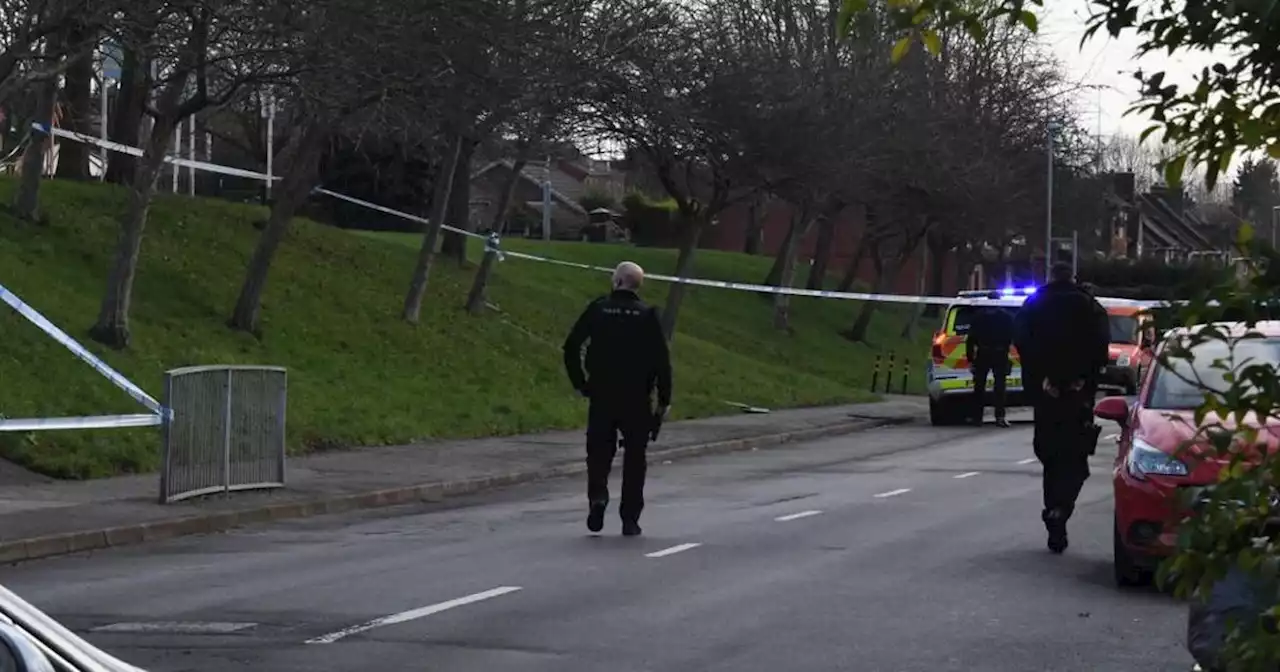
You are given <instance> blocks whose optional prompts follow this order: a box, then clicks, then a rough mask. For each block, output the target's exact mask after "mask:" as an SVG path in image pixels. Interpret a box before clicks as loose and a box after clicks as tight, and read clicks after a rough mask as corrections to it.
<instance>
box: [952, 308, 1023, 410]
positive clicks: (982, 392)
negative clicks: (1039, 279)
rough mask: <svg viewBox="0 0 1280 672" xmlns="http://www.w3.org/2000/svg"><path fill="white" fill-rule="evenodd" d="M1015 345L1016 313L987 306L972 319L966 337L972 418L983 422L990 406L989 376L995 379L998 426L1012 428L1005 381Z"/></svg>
mask: <svg viewBox="0 0 1280 672" xmlns="http://www.w3.org/2000/svg"><path fill="white" fill-rule="evenodd" d="M1012 344H1013V315H1011V314H1009V311H1007V310H1004V309H1002V308H1001V307H999V306H987V307H985V308H983V309H981V310H980V311H978V314H977V315H974V317H973V320H971V321H970V322H969V333H968V335H966V336H965V339H964V349H965V359H968V360H969V368H970V370H972V372H973V398H974V404H975V406H976V408H974V409H973V417H972V421H973V423H974V424H976V425H981V424H982V414H983V412H984V411H985V409H986V407H987V400H986V396H987V375H988V374H990V375H991V376H993V377H994V378H995V381H994V382H993V384H994V386H995V408H996V425H998V426H1000V427H1008V426H1009V421H1008V420H1005V380H1006V379H1007V378H1008V376H1009V346H1010V345H1012Z"/></svg>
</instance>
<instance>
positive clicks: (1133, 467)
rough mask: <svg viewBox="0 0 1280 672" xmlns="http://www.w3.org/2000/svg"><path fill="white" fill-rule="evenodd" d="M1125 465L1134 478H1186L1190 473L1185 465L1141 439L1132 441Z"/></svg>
mask: <svg viewBox="0 0 1280 672" xmlns="http://www.w3.org/2000/svg"><path fill="white" fill-rule="evenodd" d="M1125 465H1126V466H1127V467H1128V469H1129V473H1130V474H1132V475H1133V476H1134V477H1135V478H1146V476H1147V475H1148V474H1155V475H1157V476H1186V475H1187V474H1188V473H1190V470H1189V469H1187V465H1186V463H1184V462H1182V461H1181V460H1178V459H1176V458H1174V457H1172V456H1170V455H1169V454H1168V453H1166V452H1164V451H1163V450H1159V449H1157V448H1155V447H1154V446H1152V445H1151V444H1149V443H1147V442H1145V441H1143V440H1141V439H1134V440H1133V448H1131V449H1130V450H1129V457H1127V458H1126V459H1125Z"/></svg>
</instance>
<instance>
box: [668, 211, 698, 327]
mask: <svg viewBox="0 0 1280 672" xmlns="http://www.w3.org/2000/svg"><path fill="white" fill-rule="evenodd" d="M685 224H686V228H685V235H684V240H683V241H682V242H681V244H680V255H679V256H678V257H676V272H675V275H676V277H677V278H687V277H689V274H690V273H691V272H692V271H693V254H694V252H696V251H697V249H698V240H699V239H700V238H702V228H703V225H704V221H703V220H702V219H701V218H686V219H685ZM687 287H688V285H686V284H685V283H683V282H676V283H672V285H671V289H670V290H669V291H668V292H667V305H666V307H665V308H663V309H662V333H663V334H664V335H665V336H666V337H667V341H668V342H669V341H671V339H672V338H673V337H674V336H675V333H676V318H677V317H679V314H680V304H681V303H683V302H684V293H685V289H686V288H687Z"/></svg>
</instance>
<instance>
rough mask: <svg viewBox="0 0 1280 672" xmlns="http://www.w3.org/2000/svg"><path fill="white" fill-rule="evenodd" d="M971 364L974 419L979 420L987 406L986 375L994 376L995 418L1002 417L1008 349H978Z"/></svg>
mask: <svg viewBox="0 0 1280 672" xmlns="http://www.w3.org/2000/svg"><path fill="white" fill-rule="evenodd" d="M972 366H973V404H974V406H975V408H974V409H973V417H974V419H975V420H978V421H981V420H982V412H983V409H985V408H986V407H987V376H988V375H991V376H993V377H994V378H995V380H994V381H993V382H992V386H993V387H994V388H995V390H994V392H995V395H994V397H995V399H994V405H995V407H996V419H997V420H1001V419H1003V418H1004V416H1005V411H1004V407H1005V384H1006V382H1007V380H1008V377H1009V350H1008V349H1002V350H993V351H988V350H979V351H978V356H977V357H976V358H975V359H974V360H973V365H972Z"/></svg>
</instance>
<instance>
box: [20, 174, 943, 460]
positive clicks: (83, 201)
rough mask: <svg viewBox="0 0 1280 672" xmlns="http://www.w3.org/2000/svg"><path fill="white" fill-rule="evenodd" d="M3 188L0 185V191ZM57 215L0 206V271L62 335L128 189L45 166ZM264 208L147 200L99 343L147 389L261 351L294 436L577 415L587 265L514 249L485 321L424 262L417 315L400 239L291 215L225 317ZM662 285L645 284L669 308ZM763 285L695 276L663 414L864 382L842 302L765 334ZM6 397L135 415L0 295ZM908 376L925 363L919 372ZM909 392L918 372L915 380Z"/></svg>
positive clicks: (362, 436) (459, 427)
mask: <svg viewBox="0 0 1280 672" xmlns="http://www.w3.org/2000/svg"><path fill="white" fill-rule="evenodd" d="M12 189H13V184H12V182H10V181H7V180H0V201H3V202H7V201H8V200H9V199H10V198H11V195H12ZM44 189H45V191H44V193H43V202H44V204H45V210H46V212H47V213H48V215H49V216H50V219H51V224H50V225H49V226H48V227H34V226H31V225H26V224H20V223H18V222H16V221H15V220H13V219H12V218H10V217H8V216H6V215H0V283H3V284H4V285H5V286H7V287H9V288H10V289H12V290H13V291H15V292H16V293H17V294H18V295H19V296H21V297H22V298H23V299H24V300H26V301H27V302H28V303H30V304H32V305H33V306H34V307H35V308H36V309H37V310H40V311H41V312H43V313H44V314H45V315H46V316H47V317H49V318H50V319H51V320H52V321H53V322H54V323H56V324H58V325H60V326H61V327H62V328H63V329H65V330H66V331H67V332H68V333H70V334H71V335H72V336H73V337H76V338H78V339H81V340H82V341H85V340H86V339H84V338H83V337H84V334H85V332H86V330H87V328H88V326H89V325H90V324H91V323H92V322H93V318H94V316H95V315H96V312H97V306H98V300H99V298H100V294H101V290H102V286H103V283H104V281H105V279H106V276H107V273H108V269H109V265H110V262H111V258H112V252H113V248H114V242H115V234H116V223H115V219H116V217H118V216H119V214H120V213H121V212H122V211H123V209H124V192H123V191H121V190H118V189H114V188H109V187H101V186H98V185H79V184H73V183H65V182H56V181H54V182H49V183H47V184H46V185H45V187H44ZM263 214H264V211H262V210H261V209H259V208H255V207H252V206H245V205H237V204H231V203H225V202H221V201H213V200H196V201H193V200H190V199H187V198H183V197H172V196H162V197H160V198H158V199H157V201H156V204H155V207H154V208H153V210H152V215H151V220H150V224H149V225H148V228H147V232H146V237H145V241H144V244H143V252H142V263H141V267H140V269H139V275H138V279H137V284H136V287H135V292H134V306H133V311H132V316H133V331H134V344H133V347H132V348H131V349H130V350H129V351H127V352H104V351H103V349H102V348H99V347H96V346H95V345H94V344H91V343H87V345H89V346H90V347H91V349H93V350H94V351H95V352H99V353H101V354H103V355H104V358H105V359H106V360H107V361H108V362H109V363H110V364H111V365H112V366H114V367H116V368H118V369H120V370H121V371H123V372H124V373H125V374H126V375H128V376H130V377H131V378H132V379H133V380H134V381H135V382H137V383H138V384H139V385H141V386H142V387H143V388H144V389H146V390H148V391H150V392H151V393H152V394H158V393H159V391H160V382H161V380H162V374H163V371H164V370H166V369H169V368H173V367H177V366H186V365H193V364H220V363H257V364H278V365H283V366H287V367H288V368H289V373H290V409H289V422H290V442H291V447H293V448H295V449H297V450H299V451H304V450H310V449H317V448H323V447H336V446H350V445H373V444H383V443H398V442H405V441H409V440H413V439H426V438H438V437H467V436H479V435H488V434H511V433H524V432H532V431H537V430H542V429H548V428H553V427H572V426H576V425H579V424H580V423H581V421H582V413H583V404H582V402H581V400H579V399H577V398H576V397H575V396H574V395H573V394H571V392H570V390H569V389H568V385H567V383H566V382H565V379H564V374H563V372H562V370H561V363H560V352H559V343H560V340H561V339H562V338H563V334H564V332H565V331H566V330H567V329H568V327H569V325H570V324H571V323H572V321H573V319H574V318H575V317H576V315H577V313H578V311H579V310H580V309H581V307H582V305H583V303H584V302H585V301H587V300H589V299H590V298H592V297H593V296H595V295H597V294H599V293H600V292H601V291H603V290H604V289H606V288H607V285H606V281H607V277H606V276H604V275H603V274H593V273H590V272H587V271H581V270H574V269H566V268H559V267H553V266H550V265H546V264H536V263H533V262H527V261H520V260H510V261H507V262H505V263H503V264H501V265H500V267H499V272H498V275H497V277H496V279H495V281H494V284H493V288H492V292H491V300H492V302H493V303H495V304H496V305H497V306H498V307H499V308H500V310H501V313H500V314H491V315H488V316H485V317H482V318H472V317H469V316H467V315H466V314H465V313H464V312H463V311H462V310H460V308H459V307H460V305H461V303H462V301H463V299H464V298H465V294H466V290H467V288H468V286H469V283H470V276H471V271H470V270H460V269H457V268H456V267H454V266H453V265H452V264H449V263H442V264H439V265H438V266H437V269H436V271H435V272H434V273H433V275H432V278H431V288H430V291H429V293H428V296H427V302H426V303H427V305H426V309H425V310H424V317H423V322H422V324H420V325H419V326H417V327H410V326H408V325H405V324H403V323H402V322H401V321H400V320H399V319H398V317H397V313H398V310H399V306H400V302H401V298H402V292H403V289H404V287H405V286H406V283H407V279H408V274H409V271H410V269H411V267H412V263H413V256H414V250H413V248H414V247H416V240H415V239H414V238H413V237H411V236H395V235H385V234H384V235H382V236H380V238H381V239H370V238H371V236H365V237H360V236H355V235H351V234H349V233H346V232H343V231H340V230H336V229H332V228H328V227H323V226H319V225H315V224H312V223H309V222H303V221H299V222H297V223H296V225H295V227H294V228H293V230H292V232H291V235H290V237H289V239H288V241H287V243H286V245H285V246H284V248H283V249H282V251H281V253H280V256H279V257H278V259H277V261H276V264H275V267H274V268H273V270H272V276H271V281H270V284H269V287H268V291H267V296H266V301H265V311H264V315H265V318H264V328H265V338H264V339H263V340H262V341H261V342H259V341H258V340H256V339H254V338H252V337H250V336H246V335H243V334H237V333H234V332H231V331H230V330H228V329H226V327H225V326H224V321H225V317H226V314H227V312H228V310H229V308H230V306H231V305H232V303H233V302H234V299H235V295H236V292H237V290H238V288H239V282H240V279H241V274H242V273H243V270H244V266H245V263H246V262H247V260H248V256H249V254H250V252H251V250H252V247H253V244H254V242H255V239H256V234H257V232H256V230H255V229H254V228H253V222H254V221H255V220H258V219H261V218H262V216H263ZM512 244H513V245H518V246H520V247H521V249H526V250H530V251H535V250H541V251H543V252H546V253H548V254H550V255H552V256H558V257H561V258H566V259H574V260H582V261H590V262H594V263H599V264H602V265H610V264H613V263H616V261H618V260H620V259H622V258H634V259H635V260H636V261H638V262H640V263H641V264H642V265H644V266H645V267H646V268H649V269H651V270H654V271H658V272H662V271H669V269H670V268H671V267H672V265H673V262H674V259H673V255H672V253H671V252H670V251H666V250H635V249H629V248H621V247H613V246H602V245H594V246H593V245H580V244H552V245H550V246H549V248H547V247H544V246H543V245H542V244H541V243H530V242H518V243H512ZM768 264H769V261H768V260H767V259H758V258H750V257H745V256H742V255H733V254H724V253H711V252H707V253H700V257H699V261H698V269H697V270H698V273H699V274H700V275H702V276H705V277H716V278H738V279H747V280H757V279H759V278H761V277H763V275H764V273H765V271H766V270H767V268H768ZM664 294H665V287H663V286H662V285H661V283H652V286H650V287H648V288H646V295H647V296H648V298H649V299H650V300H652V301H654V302H658V303H660V302H661V300H662V298H663V295H664ZM766 304H767V299H766V298H764V297H760V296H755V295H750V294H745V293H740V292H726V291H723V290H713V289H694V290H693V291H692V292H691V294H690V296H689V297H688V299H687V301H686V304H685V308H684V310H683V312H682V313H681V326H680V334H679V335H678V337H677V339H676V343H675V346H674V348H675V358H676V366H677V373H676V376H677V378H676V385H677V396H676V406H675V411H676V412H677V415H678V416H681V417H689V416H697V415H708V414H715V413H723V412H730V411H731V409H730V408H729V407H728V406H726V405H725V404H724V403H723V401H724V400H731V401H739V402H743V403H750V404H759V405H765V406H773V407H780V406H788V405H806V404H822V403H832V402H840V401H849V400H856V399H861V398H865V397H866V393H865V389H866V386H867V380H868V378H869V369H870V362H869V355H868V350H867V349H866V347H865V346H862V345H853V344H850V343H848V342H847V341H845V340H844V339H842V338H840V337H839V336H838V335H836V331H837V329H839V328H842V327H844V326H845V325H847V324H848V323H849V322H850V320H851V319H852V310H853V305H851V304H848V303H844V302H834V301H821V300H810V299H802V300H799V301H797V303H796V306H795V308H794V314H795V319H794V324H795V332H794V333H793V334H790V335H788V334H780V333H777V332H774V331H773V330H772V329H771V328H770V311H769V309H768V307H767V305H766ZM901 315H902V313H900V312H899V313H897V314H896V315H893V316H889V315H886V316H883V317H882V318H880V319H878V320H877V322H876V324H875V329H874V335H873V341H874V342H876V343H879V344H883V345H884V346H888V347H893V348H894V349H897V350H898V352H900V353H902V354H907V353H910V354H915V353H923V351H924V347H925V346H924V344H923V341H918V342H916V343H903V342H901V340H900V339H898V337H897V336H898V331H899V330H900V328H901V324H902V322H901V319H902V318H901ZM0 325H2V326H0V328H3V333H4V335H5V338H4V339H3V342H2V343H0V377H2V378H0V379H2V380H3V385H0V413H3V414H4V415H6V416H9V417H30V416H39V417H48V416H62V415H81V414H105V413H134V412H140V411H139V409H138V407H137V406H136V405H135V404H134V403H133V402H132V400H130V399H129V398H128V397H127V396H126V395H125V394H124V393H123V392H120V391H119V390H116V389H115V388H114V387H112V386H111V385H110V384H109V383H107V382H106V381H105V380H103V379H102V378H100V377H99V376H97V375H96V374H95V373H94V372H93V371H92V370H91V369H89V368H88V367H87V366H85V365H84V364H83V363H81V362H80V361H79V360H77V359H75V358H74V357H73V356H72V355H71V354H70V353H68V352H66V351H65V350H64V349H63V348H62V347H61V346H59V345H57V344H56V343H54V342H53V341H52V340H51V339H49V338H47V337H45V336H44V335H43V334H41V333H40V332H39V331H38V330H37V329H36V328H35V327H34V326H32V325H30V324H29V323H27V322H26V321H25V320H23V319H22V318H21V317H19V316H17V315H16V314H15V313H13V312H11V311H7V310H5V311H0ZM916 369H917V371H918V369H919V367H918V366H917V367H916ZM916 378H917V380H914V381H913V387H917V388H918V386H919V384H920V381H919V380H918V378H919V376H918V375H917V376H916ZM0 454H3V455H4V456H6V457H9V458H10V459H14V460H16V461H18V462H20V463H23V464H26V465H28V466H30V467H32V468H34V469H37V470H39V471H43V472H46V473H52V474H55V475H60V476H66V477H92V476H101V475H107V474H111V473H119V472H130V471H143V470H149V469H153V468H155V466H156V464H157V461H158V460H157V458H158V439H157V435H156V432H155V430H153V429H140V430H102V431H86V432H62V433H45V434H32V435H24V436H13V435H10V436H0Z"/></svg>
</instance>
